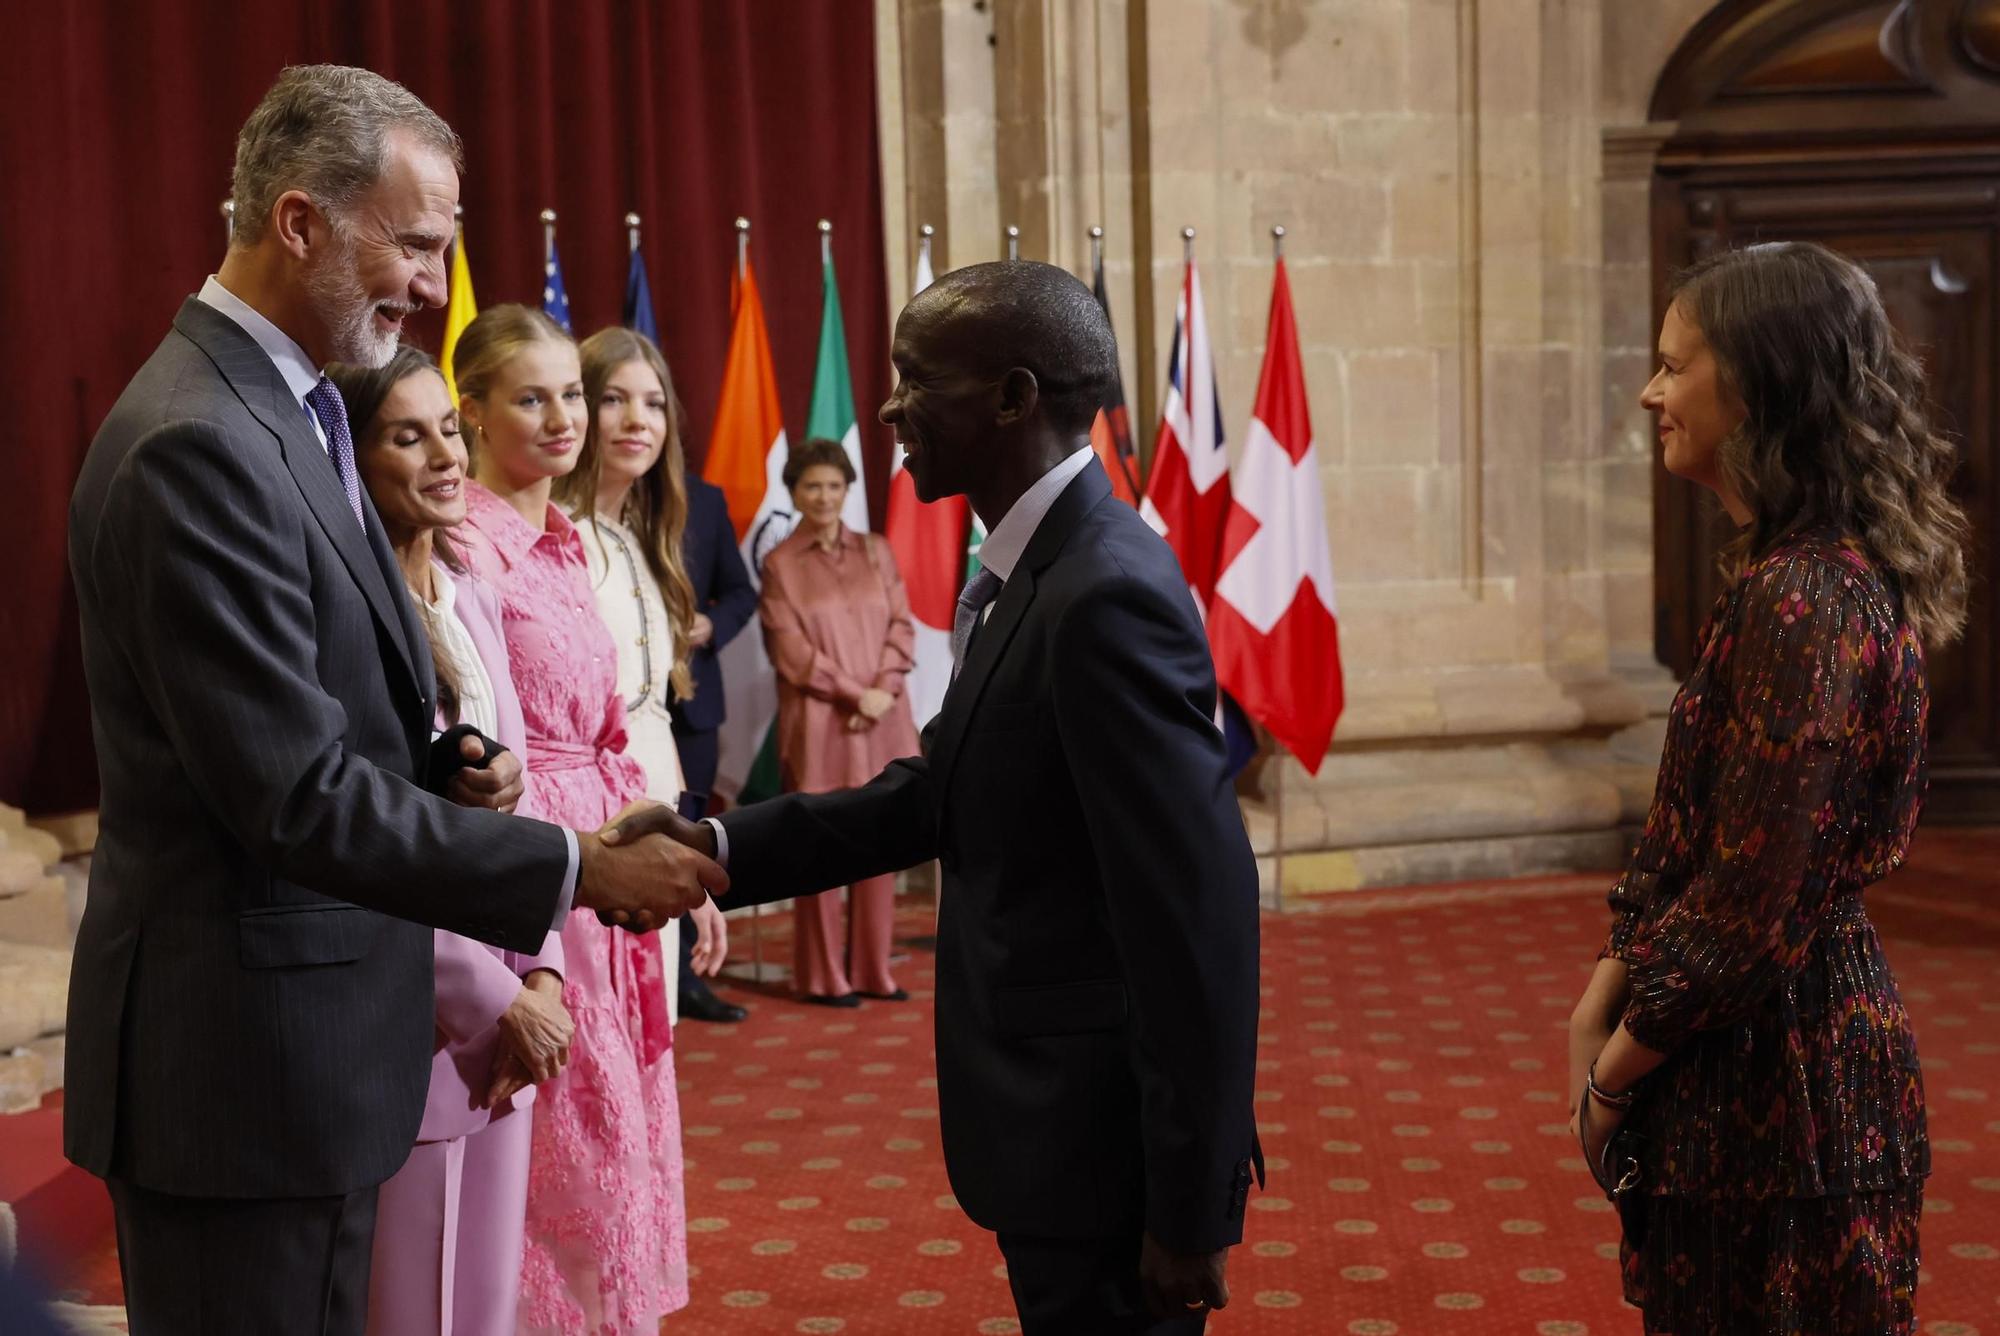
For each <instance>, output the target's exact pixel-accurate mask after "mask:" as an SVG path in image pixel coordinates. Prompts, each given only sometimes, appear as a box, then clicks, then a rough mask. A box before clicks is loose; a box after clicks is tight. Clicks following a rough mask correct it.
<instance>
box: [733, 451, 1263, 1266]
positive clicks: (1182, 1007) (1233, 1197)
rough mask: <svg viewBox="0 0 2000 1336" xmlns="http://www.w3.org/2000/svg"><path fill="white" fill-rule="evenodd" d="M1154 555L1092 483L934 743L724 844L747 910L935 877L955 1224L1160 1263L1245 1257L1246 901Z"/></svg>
mask: <svg viewBox="0 0 2000 1336" xmlns="http://www.w3.org/2000/svg"><path fill="white" fill-rule="evenodd" d="M1215 690H1216V689H1215V673H1214V668H1213V666H1212V665H1211V662H1210V658H1209V650H1208V642H1207V638H1206V637H1205V635H1204V634H1203V632H1202V628H1201V622H1200V620H1199V618H1198V617H1197V616H1196V614H1195V608H1194V604H1193V602H1192V600H1191V599H1190V598H1189V596H1188V589H1187V584H1186V582H1185V580H1184V579H1183V578H1182V576H1181V572H1180V568H1179V566H1178V564H1177V563H1176V562H1175V560H1174V556H1173V553H1172V552H1171V550H1169V549H1168V547H1167V546H1166V544H1165V543H1163V542H1162V541H1161V540H1160V538H1159V537H1158V536H1157V535H1156V534H1154V533H1153V531H1152V530H1151V529H1149V528H1147V527H1146V524H1145V522H1144V521H1143V520H1141V519H1140V518H1139V516H1138V514H1137V512H1135V511H1134V510H1133V509H1132V508H1131V507H1130V506H1127V505H1124V504H1122V503H1120V502H1118V501H1116V500H1114V499H1113V498H1112V496H1111V488H1110V484H1109V483H1108V482H1107V481H1106V479H1105V476H1104V473H1103V471H1102V470H1101V469H1100V468H1099V467H1097V465H1095V464H1094V463H1093V464H1092V465H1091V466H1090V467H1088V468H1086V469H1085V470H1084V472H1083V473H1082V474H1081V475H1079V476H1078V478H1077V479H1076V481H1074V482H1073V483H1071V484H1070V486H1069V487H1068V488H1067V489H1066V490H1065V491H1064V492H1063V494H1062V496H1061V497H1060V499H1058V501H1057V502H1056V504H1055V506H1054V508H1053V509H1052V510H1050V512H1049V513H1048V515H1047V517H1046V518H1045V519H1044V520H1043V522H1042V524H1041V526H1040V527H1039V528H1038V529H1037V530H1036V532H1035V535H1034V538H1033V540H1032V541H1031V542H1030V543H1029V544H1028V548H1027V551H1026V552H1025V553H1024V554H1023V556H1022V560H1021V562H1020V564H1019V566H1018V567H1017V568H1016V569H1015V571H1014V573H1013V576H1012V578H1011V579H1009V580H1008V581H1007V584H1006V588H1005V589H1004V590H1003V591H1002V593H1001V595H1000V598H999V600H998V601H997V602H996V603H995V605H994V609H993V613H992V615H991V617H990V618H989V619H988V621H987V622H986V624H985V625H984V626H983V627H982V628H981V629H980V631H979V633H978V635H977V636H976V637H975V638H974V640H973V642H972V649H971V652H970V653H969V654H968V655H967V659H966V663H965V666H964V669H963V671H962V672H961V674H960V676H959V678H958V680H957V681H956V682H954V683H953V684H952V687H951V690H950V691H949V692H948V693H947V694H946V696H945V699H944V707H943V709H942V711H940V713H939V715H938V717H937V719H936V720H935V721H934V722H933V723H932V725H931V727H930V729H928V730H927V731H926V748H925V750H926V754H925V755H924V756H920V757H911V758H908V759H905V760H900V761H896V762H894V763H892V764H891V765H890V766H889V767H888V768H887V769H886V770H884V771H883V772H882V774H881V775H880V776H878V777H877V778H876V779H875V780H874V781H872V782H871V783H870V784H868V785H867V786H866V787H864V788H860V789H850V790H844V791H841V792H836V793H828V794H818V795H810V796H806V795H796V794H794V795H787V796H785V797H781V798H776V799H773V800H771V801H769V802H764V803H757V804H753V805H752V806H749V807H745V808H742V809H740V810H738V811H734V812H730V813H728V814H726V815H725V816H723V817H722V818H721V820H722V825H723V827H724V829H725V831H726V832H727V834H728V837H729V860H730V875H731V879H732V883H733V889H732V891H731V894H730V896H729V897H728V899H727V900H725V902H724V903H726V904H730V905H735V904H741V903H754V902H760V901H763V900H768V899H775V898H777V897H780V896H785V895H794V894H800V893H803V892H809V891H814V890H818V889H820V888H822V887H826V886H829V885H834V886H837V885H842V884H845V883H848V882H852V881H855V880H858V879H860V878H862V877H865V876H873V875H876V874H879V873H883V872H888V871H891V870H894V869H897V868H903V867H909V866H912V865H914V864H917V863H921V862H924V861H925V860H927V859H930V858H932V857H936V858H939V859H940V860H942V863H943V867H944V886H943V891H942V897H941V901H940V910H941V912H940V916H939V919H938V965H937V1063H938V1102H939V1110H940V1115H941V1118H942V1124H943V1134H944V1153H945V1164H946V1167H947V1168H948V1169H949V1171H950V1174H951V1182H952V1188H953V1190H954V1191H955V1192H956V1193H957V1195H958V1199H959V1201H960V1202H961V1203H962V1204H963V1205H964V1207H965V1210H966V1213H967V1214H968V1215H970V1216H971V1217H972V1218H973V1220H974V1221H976V1222H977V1223H979V1224H981V1225H983V1226H985V1227H986V1228H988V1229H993V1230H1007V1231H1015V1232H1020V1233H1027V1234H1037V1235H1046V1236H1055V1237H1065V1236H1103V1235H1109V1234H1115V1233H1117V1232H1120V1231H1122V1230H1127V1229H1134V1228H1136V1227H1137V1226H1138V1225H1139V1224H1141V1223H1143V1224H1144V1225H1145V1227H1146V1228H1148V1229H1149V1230H1151V1231H1152V1233H1153V1235H1154V1236H1155V1237H1156V1238H1158V1239H1159V1240H1160V1242H1161V1243H1162V1244H1164V1245H1166V1246H1167V1247H1169V1248H1175V1249H1180V1250H1185V1251H1190V1252H1192V1251H1207V1250H1212V1249H1214V1248H1219V1247H1222V1246H1224V1245H1226V1244H1231V1243H1235V1242H1236V1241H1238V1240H1239V1239H1240V1238H1241V1236H1242V1221H1243V1206H1244V1199H1245V1197H1246V1196H1247V1193H1248V1189H1249V1161H1250V1158H1251V1157H1252V1154H1253V1146H1254V1138H1255V1133H1254V1127H1253V1122H1252V1113H1251V1085H1252V1077H1253V1073H1254V1069H1255V1063H1256V1043H1257V1004H1258V996H1257V876H1256V868H1255V864H1254V863H1253V861H1252V859H1251V855H1250V846H1249V841H1248V839H1247V838H1246V836H1245V834H1244V830H1243V820H1242V817H1241V815H1240V813H1239V812H1238V810H1237V806H1236V799H1235V795H1234V793H1233V791H1232V789H1231V786H1230V780H1229V776H1228V774H1227V773H1226V772H1225V769H1224V758H1223V745H1222V738H1221V735H1220V734H1219V733H1218V732H1217V731H1216V728H1215V725H1214V723H1213V718H1214V713H1215Z"/></svg>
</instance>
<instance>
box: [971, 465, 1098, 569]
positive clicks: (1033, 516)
mask: <svg viewBox="0 0 2000 1336" xmlns="http://www.w3.org/2000/svg"><path fill="white" fill-rule="evenodd" d="M1091 457H1092V456H1091V450H1090V447H1089V446H1087V445H1084V446H1078V447H1077V448H1076V450H1075V451H1074V452H1072V453H1071V454H1069V455H1068V456H1066V457H1065V458H1064V459H1063V461H1062V462H1061V463H1060V464H1057V465H1056V466H1055V467H1054V468H1052V469H1050V470H1049V471H1048V472H1047V473H1044V474H1043V475H1042V476H1041V477H1039V478H1037V479H1036V480H1035V483H1034V485H1033V486H1032V487H1030V488H1028V490H1027V491H1025V492H1023V493H1021V499H1020V500H1018V501H1016V502H1015V503H1014V504H1013V505H1012V506H1011V507H1010V508H1009V509H1008V511H1007V513H1006V514H1005V515H1002V516H1001V517H1000V522H999V523H998V524H996V525H994V526H993V529H992V531H991V532H990V533H988V534H987V535H986V541H985V542H983V543H981V544H980V545H979V564H980V565H981V566H984V567H986V569H988V570H990V571H992V572H993V573H994V574H995V575H997V576H999V577H1000V582H1001V583H1002V584H1005V583H1006V582H1007V581H1008V580H1009V579H1010V578H1012V576H1013V574H1014V568H1015V567H1016V566H1018V565H1020V564H1021V555H1022V554H1023V553H1024V552H1026V551H1027V550H1028V543H1029V542H1030V540H1032V539H1033V538H1034V536H1035V530H1037V529H1039V528H1041V527H1042V521H1043V520H1044V519H1047V518H1048V514H1049V511H1050V510H1051V509H1052V508H1053V507H1054V506H1055V503H1056V498H1057V497H1060V496H1061V495H1062V494H1063V493H1064V492H1065V491H1066V490H1068V488H1069V485H1070V484H1071V483H1072V482H1075V481H1076V475H1077V474H1079V473H1081V472H1083V471H1084V469H1086V468H1088V467H1089V466H1090V461H1091Z"/></svg>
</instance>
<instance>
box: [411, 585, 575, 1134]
mask: <svg viewBox="0 0 2000 1336" xmlns="http://www.w3.org/2000/svg"><path fill="white" fill-rule="evenodd" d="M447 574H449V575H450V578H451V579H452V581H453V582H454V583H455V584H456V585H457V587H458V600H457V612H458V619H459V621H460V622H462V623H463V624H464V626H465V629H466V632H467V634H469V635H470V636H471V638H472V643H473V646H474V647H475V648H476V649H477V650H478V651H479V661H480V663H481V664H482V665H483V666H484V667H485V669H486V675H487V677H489V678H491V679H492V681H493V701H494V713H495V714H496V715H497V716H498V717H499V737H498V738H496V739H495V741H497V742H499V743H500V744H501V745H502V746H504V747H506V748H507V749H508V750H509V751H511V752H513V753H514V754H515V755H516V756H517V757H520V758H521V760H522V761H523V762H524V763H525V761H526V760H527V756H528V730H527V726H526V725H525V724H524V723H523V722H522V720H521V702H520V698H519V697H518V696H516V695H515V694H514V682H513V678H512V677H511V676H510V675H509V670H508V663H507V640H506V636H505V634H504V633H503V631H502V629H501V625H500V599H499V596H498V595H497V594H495V593H494V592H493V590H492V589H490V588H489V587H488V586H486V585H485V584H482V583H481V582H480V581H478V580H476V579H474V578H472V577H471V576H469V575H459V574H456V573H452V572H447ZM534 799H535V795H534V786H533V783H532V781H531V782H530V783H529V787H528V790H527V792H526V793H525V794H524V795H523V797H522V799H521V805H520V807H519V809H518V811H519V813H520V814H521V815H523V816H528V815H532V811H533V807H534ZM436 955H437V1045H438V1047H437V1050H436V1051H435V1052H434V1053H433V1054H432V1055H431V1088H430V1097H429V1100H428V1101H427V1102H426V1103H425V1105H424V1121H423V1124H422V1126H421V1127H419V1128H418V1130H417V1140H419V1141H444V1140H447V1139H449V1138H452V1137H462V1136H466V1135H469V1134H470V1133H473V1132H477V1131H478V1130H479V1129H480V1128H482V1127H484V1126H486V1124H487V1123H488V1122H489V1121H491V1119H492V1112H491V1111H489V1110H486V1109H482V1108H480V1107H478V1105H479V1101H480V1099H481V1098H483V1097H484V1096H485V1094H486V1089H487V1086H488V1085H489V1084H490V1083H491V1080H492V1075H493V1059H494V1055H495V1052H496V1050H497V1049H498V1046H499V1042H500V1031H499V1028H498V1027H499V1023H500V1016H501V1013H503V1012H505V1011H506V1010H507V1007H508V1006H509V1004H511V1003H512V1002H513V1000H514V995H515V994H516V993H518V992H519V991H520V989H521V980H523V979H525V978H526V977H527V976H528V975H529V974H531V973H533V972H534V971H535V970H554V971H555V972H556V973H558V974H560V973H562V970H563V950H562V936H561V934H560V933H554V932H552V933H550V934H549V935H548V936H547V937H546V938H545V939H544V940H543V942H542V949H541V951H540V952H538V953H537V954H535V955H523V954H522V953H520V952H518V951H502V950H501V949H500V948H498V947H493V946H486V945H484V944H483V943H480V942H475V941H473V940H472V939H471V938H468V937H460V936H458V935H457V934H456V933H449V932H440V933H438V934H437V947H436ZM534 1096H535V1088H534V1087H533V1086H529V1087H527V1088H526V1089H524V1090H522V1091H521V1092H520V1093H519V1094H517V1095H515V1096H514V1097H513V1099H512V1100H511V1101H510V1105H511V1107H513V1108H515V1109H525V1108H526V1107H527V1106H528V1105H529V1104H531V1103H532V1102H533V1101H534Z"/></svg>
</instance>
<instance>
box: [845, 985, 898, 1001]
mask: <svg viewBox="0 0 2000 1336" xmlns="http://www.w3.org/2000/svg"><path fill="white" fill-rule="evenodd" d="M855 995H856V996H858V997H871V998H874V999H875V1000H876V1001H877V1002H907V1001H909V1000H910V995H909V993H907V992H905V991H904V990H903V989H901V988H898V989H897V990H896V991H895V992H893V993H864V992H862V991H861V990H860V989H856V990H855Z"/></svg>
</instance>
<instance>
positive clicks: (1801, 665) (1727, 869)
mask: <svg viewBox="0 0 2000 1336" xmlns="http://www.w3.org/2000/svg"><path fill="white" fill-rule="evenodd" d="M1747 578H1748V580H1749V581H1750V583H1749V584H1748V585H1747V586H1746V587H1745V588H1744V590H1743V591H1742V593H1743V597H1742V603H1741V612H1740V616H1739V617H1738V618H1737V619H1736V621H1735V623H1734V625H1731V626H1726V627H1723V628H1720V629H1719V631H1718V632H1717V633H1718V634H1722V635H1731V636H1734V637H1735V638H1736V643H1735V644H1734V645H1733V646H1726V647H1724V650H1725V652H1726V654H1727V658H1728V662H1729V671H1728V683H1727V691H1728V697H1729V699H1728V705H1727V711H1726V717H1724V718H1722V719H1721V721H1720V724H1721V730H1722V731H1721V736H1720V737H1719V738H1718V740H1717V746H1716V747H1715V757H1716V761H1717V765H1716V769H1715V771H1714V773H1713V775H1712V783H1713V787H1712V789H1711V791H1710V793H1709V794H1708V796H1707V801H1706V803H1705V806H1706V808H1707V810H1708V812H1709V813H1711V814H1712V819H1711V821H1710V823H1709V826H1708V829H1707V831H1706V832H1705V838H1704V843H1703V846H1702V847H1701V848H1700V849H1699V861H1698V863H1697V865H1696V866H1697V870H1696V872H1695V875H1694V876H1693V878H1692V879H1691V880H1690V881H1689V883H1688V884H1687V885H1686V887H1685V888H1684V889H1683V890H1682V891H1681V892H1680V894H1679V895H1678V896H1676V897H1675V898H1674V900H1673V901H1672V902H1671V903H1670V904H1668V905H1667V906H1665V907H1664V908H1663V909H1662V910H1661V911H1660V913H1659V914H1658V915H1657V916H1656V917H1651V918H1641V917H1639V916H1638V915H1637V914H1636V913H1632V912H1631V910H1632V909H1634V908H1636V904H1628V905H1621V904H1620V898H1619V896H1618V895H1617V894H1616V893H1614V896H1613V908H1614V914H1615V915H1617V918H1618V919H1619V920H1622V922H1620V921H1614V926H1613V929H1612V945H1613V947H1614V948H1617V950H1616V953H1617V954H1619V955H1622V956H1623V957H1624V958H1625V959H1626V960H1627V961H1628V962H1629V964H1630V966H1631V988H1632V1001H1631V1006H1630V1009H1629V1010H1628V1011H1627V1012H1626V1016H1625V1027H1626V1029H1627V1030H1629V1031H1630V1032H1631V1034H1632V1036H1633V1038H1635V1039H1637V1040H1639V1042H1641V1043H1642V1044H1645V1045H1646V1046H1647V1047H1649V1048H1652V1049H1655V1050H1658V1051H1662V1052H1671V1051H1672V1050H1674V1049H1675V1048H1676V1047H1678V1046H1679V1045H1680V1044H1682V1043H1683V1042H1684V1041H1685V1040H1687V1039H1688V1037H1689V1036H1690V1035H1692V1034H1693V1033H1694V1032H1696V1031H1699V1030H1706V1029H1714V1028H1717V1027H1721V1026H1726V1025H1730V1024H1733V1023H1735V1022H1736V1021H1737V1020H1738V1019H1740V1018H1742V1017H1743V1016H1745V1015H1747V1014H1748V1013H1749V1012H1750V1011H1751V1010H1753V1009H1754V1008H1755V1007H1756V1005H1757V1004H1758V1003H1759V1002H1760V1001H1761V1000H1763V999H1764V998H1765V997H1766V996H1767V995H1768V994H1769V993H1770V991H1771V990H1772V989H1773V988H1775V987H1776V986H1778V985H1779V984H1780V983H1781V982H1782V981H1783V980H1785V979H1786V978H1787V977H1789V976H1790V975H1791V974H1793V973H1794V972H1796V971H1797V970H1798V968H1799V967H1800V965H1801V964H1802V962H1803V960H1804V958H1805V955H1806V952H1807V950H1808V948H1809V947H1810V946H1811V945H1812V943H1813V940H1814V938H1815V935H1816V934H1817V933H1818V931H1819V929H1820V927H1821V925H1822V923H1823V922H1824V921H1825V919H1826V917H1827V914H1828V911H1829V910H1830V909H1831V908H1832V907H1833V906H1834V904H1835V902H1836V900H1837V898H1838V892H1839V891H1840V890H1841V887H1840V885H1839V884H1838V883H1839V880H1840V872H1841V869H1842V868H1843V867H1844V865H1845V860H1844V859H1842V858H1841V857H1840V850H1841V848H1842V845H1843V842H1844V839H1845V835H1846V832H1845V830H1844V829H1843V827H1844V825H1845V816H1844V814H1843V813H1841V812H1840V811H1839V810H1837V808H1838V804H1837V801H1836V800H1837V798H1838V796H1839V794H1840V792H1841V789H1842V781H1843V777H1845V776H1848V775H1851V774H1854V773H1856V772H1857V771H1856V767H1861V766H1865V765H1867V764H1869V763H1870V761H1869V758H1868V757H1867V756H1866V755H1865V753H1866V751H1867V750H1868V748H1867V746H1866V739H1867V738H1868V737H1869V736H1870V730H1868V729H1867V728H1866V727H1865V724H1866V720H1865V718H1864V716H1863V697H1864V695H1865V694H1866V693H1865V691H1864V689H1863V687H1864V683H1865V680H1866V673H1867V671H1868V668H1869V666H1870V665H1871V663H1872V661H1873V660H1874V658H1875V656H1876V654H1877V653H1878V647H1877V641H1876V639H1875V637H1874V636H1873V635H1872V634H1871V633H1870V629H1869V626H1868V622H1867V617H1866V613H1865V607H1864V603H1863V600H1862V598H1861V597H1860V596H1859V594H1858V593H1857V592H1856V590H1855V588H1854V584H1853V580H1852V577H1851V575H1850V574H1849V573H1848V572H1845V571H1844V570H1843V569H1842V568H1841V567H1839V566H1837V565H1835V564H1833V563H1831V562H1828V561H1825V560H1822V559H1819V558H1816V557H1814V556H1812V555H1808V554H1799V555H1794V556H1788V557H1786V558H1785V559H1783V560H1779V561H1775V562H1772V563H1770V564H1768V565H1766V566H1764V567H1762V568H1759V569H1758V570H1756V571H1754V572H1753V573H1751V574H1750V575H1749V576H1748V577H1747ZM1718 704H1719V702H1718ZM1622 884H1623V883H1621V885H1622ZM1621 936H1622V937H1623V941H1622V942H1621V941H1620V938H1621Z"/></svg>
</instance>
